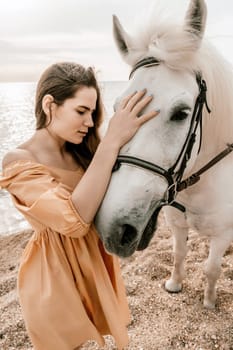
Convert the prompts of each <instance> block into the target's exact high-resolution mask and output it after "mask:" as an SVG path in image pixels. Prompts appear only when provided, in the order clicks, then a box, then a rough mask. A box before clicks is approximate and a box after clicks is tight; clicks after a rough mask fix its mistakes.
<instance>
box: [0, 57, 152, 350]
mask: <svg viewBox="0 0 233 350" xmlns="http://www.w3.org/2000/svg"><path fill="white" fill-rule="evenodd" d="M151 99H152V97H151V96H145V91H140V92H135V93H134V94H132V95H130V96H128V97H127V98H126V99H125V100H124V101H122V102H121V103H120V105H119V107H118V110H117V111H116V112H115V114H114V116H113V118H112V119H111V122H110V124H109V127H108V130H107V132H106V134H105V136H104V137H103V138H102V140H101V141H100V138H99V126H100V123H101V119H102V101H101V96H100V90H99V87H98V84H97V81H96V78H95V74H94V72H93V70H92V68H87V69H86V68H84V67H82V66H80V65H78V64H75V63H69V62H65V63H58V64H54V65H52V66H51V67H49V68H48V69H47V70H46V71H45V72H44V73H43V75H42V77H41V79H40V80H39V83H38V86H37V92H36V106H35V114H36V120H37V124H36V125H37V127H36V131H35V133H34V135H33V136H32V137H31V138H30V139H29V140H28V141H26V142H25V143H24V144H22V145H20V146H18V147H17V149H15V150H13V151H11V152H9V153H8V154H6V156H5V157H4V159H3V177H2V178H1V179H0V186H1V187H2V188H5V189H7V190H8V191H9V192H10V194H11V196H12V199H13V201H14V204H15V206H16V208H17V209H18V210H19V211H20V212H21V213H22V214H23V215H24V216H25V218H26V219H27V220H28V222H29V223H30V224H31V226H32V228H33V229H34V234H33V236H32V238H31V239H30V241H29V242H28V244H27V246H26V249H25V251H24V253H23V256H22V259H21V263H20V268H19V274H18V291H19V299H20V304H21V306H22V310H23V316H24V319H25V324H26V328H27V331H28V333H29V336H30V339H31V341H32V343H33V346H34V349H35V350H74V349H78V346H80V345H81V344H83V343H84V342H86V341H87V340H89V339H92V340H95V341H97V342H98V343H99V345H100V346H103V345H104V338H103V335H105V334H111V335H112V336H113V337H114V338H115V341H116V344H117V347H118V348H119V349H122V348H123V347H124V346H126V345H127V343H128V338H127V329H126V325H127V324H128V322H129V311H128V306H127V300H126V296H125V290H124V286H123V281H122V278H121V276H120V270H119V263H118V260H117V258H116V257H114V256H111V255H109V254H108V253H107V252H106V251H105V250H104V248H103V245H102V243H101V241H100V240H99V238H98V236H97V233H96V230H95V227H94V226H93V224H92V221H93V219H94V216H95V214H96V212H97V210H98V207H99V205H100V203H101V201H102V199H103V197H104V194H105V191H106V189H107V186H108V183H109V179H110V177H111V171H112V167H113V165H114V163H115V160H116V157H117V155H118V152H119V150H120V148H121V147H122V146H123V145H124V144H125V143H126V142H128V141H129V140H130V138H131V137H132V136H133V135H134V134H135V133H136V131H137V130H138V128H139V127H140V126H141V125H142V124H143V123H144V122H146V121H147V120H149V119H151V118H153V117H154V116H156V115H157V114H158V112H156V111H150V112H148V113H145V114H143V115H142V116H141V117H140V118H138V117H137V115H138V113H140V112H141V111H142V110H143V108H145V106H146V105H148V103H149V102H150V101H151Z"/></svg>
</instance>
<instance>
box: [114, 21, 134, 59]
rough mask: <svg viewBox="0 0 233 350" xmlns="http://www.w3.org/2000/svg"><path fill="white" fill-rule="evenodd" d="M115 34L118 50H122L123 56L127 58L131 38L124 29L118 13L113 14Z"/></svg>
mask: <svg viewBox="0 0 233 350" xmlns="http://www.w3.org/2000/svg"><path fill="white" fill-rule="evenodd" d="M113 36H114V39H115V41H116V45H117V48H118V50H119V51H120V53H121V55H122V56H123V58H125V57H126V56H127V55H128V53H129V49H130V46H131V38H130V36H129V35H128V34H127V33H126V31H125V30H124V29H123V27H122V25H121V23H120V21H119V19H118V18H117V16H116V15H113Z"/></svg>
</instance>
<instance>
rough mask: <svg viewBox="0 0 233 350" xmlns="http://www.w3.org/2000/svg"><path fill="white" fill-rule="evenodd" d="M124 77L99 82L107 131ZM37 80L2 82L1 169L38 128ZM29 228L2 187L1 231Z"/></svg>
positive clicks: (0, 109) (0, 92)
mask: <svg viewBox="0 0 233 350" xmlns="http://www.w3.org/2000/svg"><path fill="white" fill-rule="evenodd" d="M126 84H127V82H125V81H108V82H100V86H101V91H102V98H103V101H104V106H105V120H104V123H103V126H102V129H101V132H102V133H104V132H105V130H106V128H107V124H108V122H109V119H110V118H111V116H112V115H113V104H114V101H115V99H116V97H117V96H119V95H120V93H121V92H122V91H123V89H124V88H125V86H126ZM35 90H36V83H28V82H26V83H25V82H17V83H11V82H10V83H0V172H1V164H2V159H3V157H4V154H5V153H6V152H8V151H9V150H12V149H14V148H15V147H17V146H18V145H19V144H21V143H23V142H24V141H26V140H27V139H29V138H30V137H31V136H32V134H33V133H34V131H35V114H34V99H35ZM28 228H30V226H29V224H28V223H27V222H26V220H25V219H24V217H23V216H22V215H21V214H20V213H19V212H18V211H17V210H16V209H15V207H14V205H13V203H12V201H11V198H10V195H9V193H8V192H7V191H5V190H0V235H9V234H14V233H17V232H19V231H22V230H25V229H28Z"/></svg>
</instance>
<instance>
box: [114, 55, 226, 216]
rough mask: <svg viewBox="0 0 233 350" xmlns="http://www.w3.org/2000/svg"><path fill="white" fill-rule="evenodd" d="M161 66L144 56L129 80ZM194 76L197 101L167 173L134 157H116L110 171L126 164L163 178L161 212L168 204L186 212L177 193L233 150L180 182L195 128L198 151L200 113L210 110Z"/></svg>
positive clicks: (199, 79)
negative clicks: (148, 69) (150, 68)
mask: <svg viewBox="0 0 233 350" xmlns="http://www.w3.org/2000/svg"><path fill="white" fill-rule="evenodd" d="M160 63H161V62H160V61H159V60H157V59H156V58H154V57H147V58H144V59H142V60H140V61H139V62H137V64H136V65H135V66H134V67H133V69H132V71H131V73H130V76H129V79H130V78H131V77H132V75H133V73H134V72H135V71H136V70H137V69H139V68H141V67H151V66H157V65H159V64H160ZM195 75H196V81H197V84H198V87H199V94H198V96H197V99H196V102H195V105H194V110H193V114H192V117H191V122H190V126H189V131H188V134H187V136H186V139H185V142H184V144H183V147H182V149H181V151H180V153H179V156H178V157H177V159H176V161H175V163H174V165H173V166H171V167H170V168H169V169H168V170H166V169H164V168H162V167H160V166H159V165H157V164H153V163H151V162H148V161H146V160H143V159H140V158H137V157H133V156H127V155H119V156H118V157H117V160H116V163H115V165H114V168H113V171H116V170H118V169H119V167H120V166H121V164H122V163H126V164H131V165H135V166H137V167H140V168H143V169H146V170H149V171H152V172H153V173H155V174H157V175H159V176H162V177H163V178H165V180H166V181H167V183H168V188H167V191H166V193H165V196H164V198H163V199H162V200H161V201H160V204H159V207H160V209H161V208H162V207H163V206H165V205H171V206H174V207H176V208H177V209H179V210H181V211H182V212H185V207H184V206H183V205H182V204H180V203H177V202H176V201H175V198H176V195H177V193H178V192H180V191H183V190H184V189H186V188H187V187H189V186H192V185H194V184H195V183H196V182H197V181H199V180H200V175H201V174H202V173H204V172H205V171H206V170H208V169H209V168H210V167H212V166H213V165H214V164H216V163H217V162H218V161H220V160H221V159H222V158H224V157H225V156H226V155H227V154H229V153H230V152H232V151H233V144H229V145H227V148H226V149H224V150H223V151H222V152H221V153H219V154H218V155H217V156H216V157H214V158H213V159H212V160H211V161H209V162H208V163H207V164H206V165H205V166H204V167H202V168H201V169H199V170H198V171H197V172H196V173H194V174H192V175H191V176H189V177H188V178H187V179H185V180H183V179H182V178H183V175H184V171H185V169H186V166H187V163H188V160H189V159H190V157H191V154H192V150H193V146H194V144H195V141H196V133H197V129H198V126H199V127H200V143H199V149H198V153H199V151H200V148H201V141H202V111H203V106H204V105H205V107H206V109H207V111H208V112H209V113H210V109H209V107H208V104H207V100H206V91H207V87H206V82H205V80H203V79H202V76H201V73H200V72H195Z"/></svg>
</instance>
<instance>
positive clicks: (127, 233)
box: [121, 224, 137, 246]
mask: <svg viewBox="0 0 233 350" xmlns="http://www.w3.org/2000/svg"><path fill="white" fill-rule="evenodd" d="M122 231H123V234H122V238H121V245H122V246H124V245H129V244H130V243H132V242H133V241H134V240H135V238H136V237H137V230H136V228H135V227H133V226H131V225H128V224H125V225H123V226H122Z"/></svg>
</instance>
